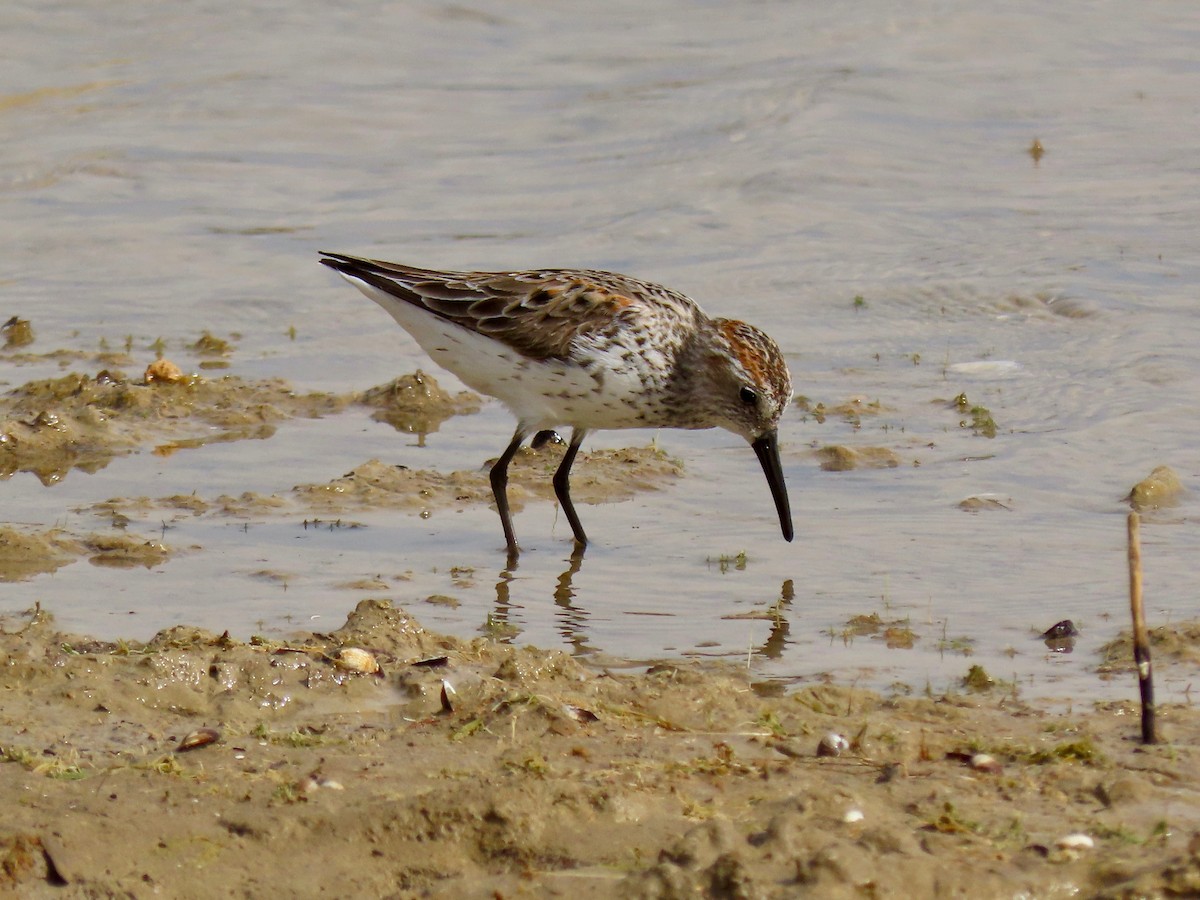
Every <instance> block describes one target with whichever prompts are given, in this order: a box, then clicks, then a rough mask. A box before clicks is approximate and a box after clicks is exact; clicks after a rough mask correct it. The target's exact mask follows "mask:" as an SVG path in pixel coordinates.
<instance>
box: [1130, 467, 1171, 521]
mask: <svg viewBox="0 0 1200 900" xmlns="http://www.w3.org/2000/svg"><path fill="white" fill-rule="evenodd" d="M1182 493H1183V483H1182V482H1181V481H1180V480H1179V476H1178V475H1176V474H1175V470H1174V469H1172V468H1171V467H1170V466H1156V467H1155V469H1154V471H1153V472H1151V473H1150V474H1149V475H1148V476H1146V477H1145V478H1144V479H1142V480H1141V481H1139V482H1138V483H1137V484H1135V485H1134V486H1133V490H1131V491H1130V492H1129V495H1128V496H1127V497H1126V498H1125V502H1126V503H1128V504H1129V505H1130V506H1132V507H1133V508H1134V509H1136V510H1139V511H1141V510H1146V509H1158V508H1159V507H1163V506H1175V505H1177V504H1178V503H1179V495H1180V494H1182Z"/></svg>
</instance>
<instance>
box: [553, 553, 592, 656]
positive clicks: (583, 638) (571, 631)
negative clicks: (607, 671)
mask: <svg viewBox="0 0 1200 900" xmlns="http://www.w3.org/2000/svg"><path fill="white" fill-rule="evenodd" d="M583 551H584V548H583V547H581V546H579V545H578V544H576V545H575V551H574V552H573V553H572V554H571V558H570V564H569V565H568V566H567V570H566V571H565V572H563V573H562V574H561V575H559V576H558V583H557V585H556V586H555V588H554V602H555V603H556V604H558V607H559V610H560V611H559V613H558V616H557V618H558V633H559V634H561V635H562V636H563V638H565V639H566V641H567V643H569V644H570V645H571V647H572V648H573V649H572V651H571V652H572V654H573V655H575V656H583V655H585V654H588V653H595V652H596V648H595V647H591V646H589V645H588V642H587V622H588V614H587V611H586V610H584V609H583V608H582V607H579V606H576V605H575V603H574V600H575V588H574V586H573V585H572V583H571V582H572V579H574V578H575V576H576V575H578V574H579V570H580V569H581V568H583Z"/></svg>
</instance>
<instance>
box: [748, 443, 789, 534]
mask: <svg viewBox="0 0 1200 900" xmlns="http://www.w3.org/2000/svg"><path fill="white" fill-rule="evenodd" d="M750 446H751V447H753V448H754V455H755V456H757V457H758V461H759V462H760V463H762V467H763V474H765V475H766V476H767V484H769V485H770V486H771V497H772V498H774V500H775V509H777V510H778V511H779V527H780V528H782V529H783V539H784V540H785V541H790V540H791V539H792V537H793V536H794V535H793V532H792V508H791V506H790V505H789V504H788V495H787V485H786V484H784V483H783V467H782V466H781V465H780V464H779V436H778V435H777V434H776V433H775V432H774V431H768V432H767V433H766V434H764V435H763V436H762V437H760V438H759V439H758V440H757V441H752V442H751V444H750Z"/></svg>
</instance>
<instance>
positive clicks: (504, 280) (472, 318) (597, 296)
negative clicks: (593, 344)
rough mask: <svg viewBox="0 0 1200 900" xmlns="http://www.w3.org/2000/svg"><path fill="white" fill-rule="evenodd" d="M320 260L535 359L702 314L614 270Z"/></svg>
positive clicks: (327, 255)
mask: <svg viewBox="0 0 1200 900" xmlns="http://www.w3.org/2000/svg"><path fill="white" fill-rule="evenodd" d="M321 262H323V263H324V264H325V265H327V266H329V267H331V268H333V269H336V270H337V271H339V272H342V273H344V274H346V275H349V276H350V277H352V278H357V279H359V280H361V281H364V282H366V283H367V284H370V285H371V286H372V287H375V288H378V289H379V290H382V291H385V292H386V293H388V294H391V295H392V296H394V297H398V298H400V299H402V300H405V301H407V302H409V303H412V304H415V305H416V306H420V307H422V308H424V309H427V310H428V311H429V312H431V313H433V314H434V315H437V316H440V317H442V318H443V319H447V320H449V321H451V322H454V323H456V324H458V325H462V326H463V327H464V328H469V329H471V330H472V331H476V332H478V333H480V334H484V335H487V336H489V337H494V338H496V339H497V340H500V341H503V342H504V343H506V344H508V345H509V346H510V347H513V348H514V349H515V350H517V351H518V352H520V353H521V354H523V355H525V356H528V357H531V358H533V359H552V358H553V359H566V358H567V357H568V356H569V355H570V353H571V348H572V344H573V342H575V341H576V339H577V338H579V337H581V336H586V335H590V334H596V335H600V334H603V333H604V332H605V331H607V330H609V329H613V328H616V327H622V328H625V327H629V326H631V325H633V324H634V323H636V322H637V321H639V320H642V319H645V318H664V317H666V318H670V319H672V320H675V321H678V322H683V321H686V320H690V319H692V318H694V317H695V315H696V313H697V308H696V305H695V303H693V302H692V301H691V300H690V299H688V298H687V297H685V296H683V295H682V294H679V293H677V292H675V291H671V290H669V289H667V288H665V287H662V286H660V285H656V284H650V283H647V282H643V281H639V280H637V279H635V278H629V277H627V276H624V275H617V274H615V273H612V272H595V271H588V270H573V269H539V270H536V271H529V272H438V271H434V270H432V269H418V268H414V267H412V266H403V265H400V264H398V263H389V262H383V261H381V260H374V259H361V258H359V257H355V256H346V255H343V254H340V253H325V254H324V255H323V258H322V259H321Z"/></svg>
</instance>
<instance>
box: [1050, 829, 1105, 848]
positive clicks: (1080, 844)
mask: <svg viewBox="0 0 1200 900" xmlns="http://www.w3.org/2000/svg"><path fill="white" fill-rule="evenodd" d="M1055 846H1057V847H1058V849H1060V850H1091V849H1092V848H1093V847H1095V846H1096V842H1095V841H1094V840H1092V838H1091V836H1089V835H1086V834H1083V833H1082V832H1076V833H1075V834H1068V835H1065V836H1063V837H1060V838H1059V839H1058V841H1057V842H1056V843H1055Z"/></svg>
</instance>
